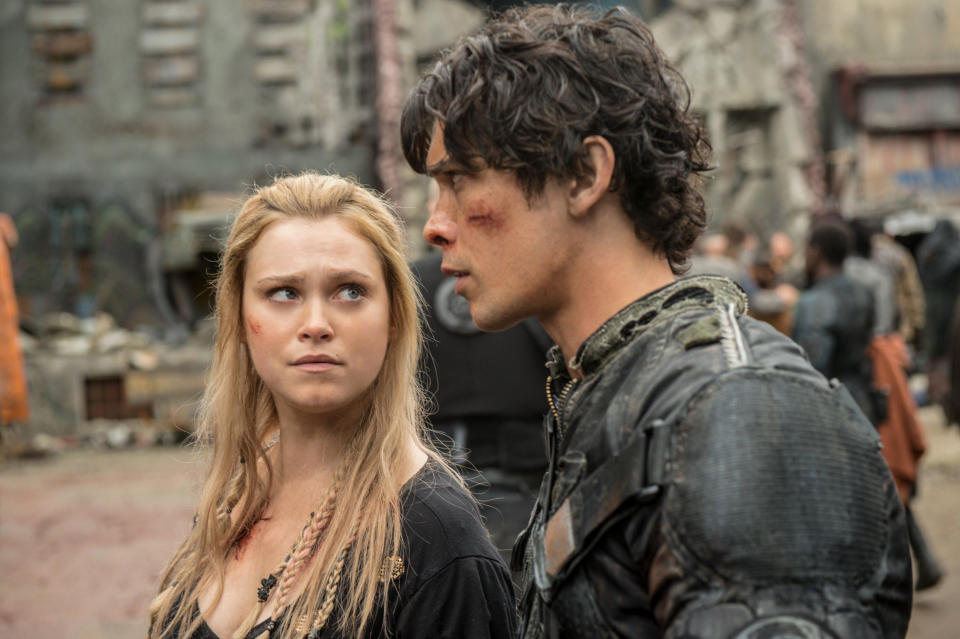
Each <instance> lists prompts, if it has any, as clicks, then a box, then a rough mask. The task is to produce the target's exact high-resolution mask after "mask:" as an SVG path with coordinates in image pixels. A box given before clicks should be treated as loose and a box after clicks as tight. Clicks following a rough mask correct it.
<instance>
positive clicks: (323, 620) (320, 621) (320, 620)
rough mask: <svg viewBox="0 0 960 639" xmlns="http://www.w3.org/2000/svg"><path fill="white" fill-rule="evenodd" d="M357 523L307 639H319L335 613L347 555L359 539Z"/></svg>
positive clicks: (339, 557) (330, 580)
mask: <svg viewBox="0 0 960 639" xmlns="http://www.w3.org/2000/svg"><path fill="white" fill-rule="evenodd" d="M357 523H358V522H356V521H355V522H353V530H352V531H351V533H350V539H348V540H347V543H346V545H344V547H343V550H341V551H340V554H338V555H337V561H336V563H335V564H334V566H333V572H331V573H330V577H329V578H328V579H327V583H326V585H325V586H324V588H323V589H324V594H323V604H322V605H321V606H320V609H319V610H317V614H316V616H314V618H313V624H312V626H311V627H310V633H309V634H308V635H307V637H306V639H319V638H320V631H321V630H323V627H324V626H325V625H326V624H327V620H328V619H329V618H330V613H331V612H333V603H334V601H336V599H337V590H338V589H339V588H340V578H341V577H342V576H343V564H344V562H345V561H346V559H347V553H349V552H350V548H351V547H352V546H353V542H354V540H356V538H357Z"/></svg>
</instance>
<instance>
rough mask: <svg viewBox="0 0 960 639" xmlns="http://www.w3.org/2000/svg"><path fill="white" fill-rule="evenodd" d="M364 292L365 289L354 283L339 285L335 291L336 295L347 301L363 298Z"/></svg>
mask: <svg viewBox="0 0 960 639" xmlns="http://www.w3.org/2000/svg"><path fill="white" fill-rule="evenodd" d="M365 294H366V290H364V288H363V287H362V286H358V285H356V284H348V285H346V286H341V287H340V290H338V291H337V297H338V298H339V299H341V300H344V301H347V302H356V301H357V300H360V299H363V296H364V295H365Z"/></svg>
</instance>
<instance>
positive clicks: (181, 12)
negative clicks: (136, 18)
mask: <svg viewBox="0 0 960 639" xmlns="http://www.w3.org/2000/svg"><path fill="white" fill-rule="evenodd" d="M202 19H203V6H202V5H201V4H200V3H199V2H194V1H192V0H191V1H187V2H169V1H168V2H148V3H146V4H144V5H143V23H144V24H146V25H149V26H155V27H156V26H164V27H173V26H184V25H190V24H196V23H197V22H199V21H200V20H202Z"/></svg>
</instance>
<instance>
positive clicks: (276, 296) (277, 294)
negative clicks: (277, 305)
mask: <svg viewBox="0 0 960 639" xmlns="http://www.w3.org/2000/svg"><path fill="white" fill-rule="evenodd" d="M267 299H271V300H273V301H274V302H291V301H293V300H295V299H297V292H296V291H295V290H293V289H292V288H290V287H288V286H281V287H280V288H275V289H273V290H270V291H268V292H267Z"/></svg>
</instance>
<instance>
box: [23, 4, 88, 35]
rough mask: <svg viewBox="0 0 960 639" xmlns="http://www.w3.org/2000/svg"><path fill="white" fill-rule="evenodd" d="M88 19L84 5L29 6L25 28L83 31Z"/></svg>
mask: <svg viewBox="0 0 960 639" xmlns="http://www.w3.org/2000/svg"><path fill="white" fill-rule="evenodd" d="M89 19H90V12H89V11H88V9H87V5H86V4H81V3H79V2H73V3H69V4H47V5H38V4H31V5H30V7H29V8H28V9H27V26H28V27H30V28H31V29H84V28H86V27H87V24H88V22H89Z"/></svg>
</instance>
